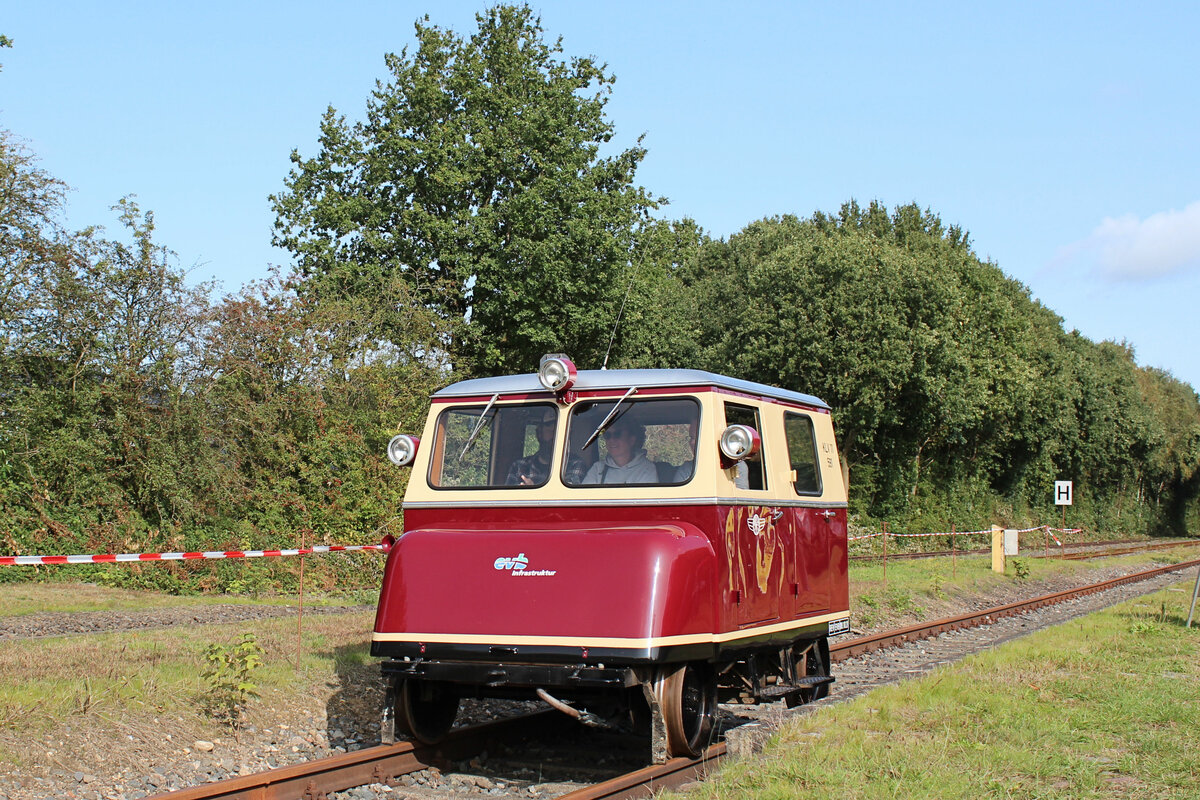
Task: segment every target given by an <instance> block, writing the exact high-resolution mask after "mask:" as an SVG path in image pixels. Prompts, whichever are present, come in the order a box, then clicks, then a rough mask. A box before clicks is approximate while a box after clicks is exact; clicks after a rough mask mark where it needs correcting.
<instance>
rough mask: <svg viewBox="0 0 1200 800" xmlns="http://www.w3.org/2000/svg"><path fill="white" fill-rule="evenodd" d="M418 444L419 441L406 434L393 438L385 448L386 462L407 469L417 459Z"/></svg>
mask: <svg viewBox="0 0 1200 800" xmlns="http://www.w3.org/2000/svg"><path fill="white" fill-rule="evenodd" d="M420 444H421V440H420V439H418V438H417V437H415V436H409V435H408V434H407V433H402V434H400V435H399V436H393V437H392V440H391V441H390V442H388V446H387V457H388V460H389V461H391V462H392V463H393V464H395V465H396V466H397V467H407V466H408V465H409V464H412V462H413V459H414V458H416V457H417V447H418V446H420Z"/></svg>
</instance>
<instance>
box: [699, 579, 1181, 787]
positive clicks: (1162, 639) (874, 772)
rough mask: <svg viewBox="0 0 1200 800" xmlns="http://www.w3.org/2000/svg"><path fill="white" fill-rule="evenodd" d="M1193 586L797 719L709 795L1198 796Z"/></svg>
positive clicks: (723, 776) (735, 766) (716, 782)
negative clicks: (1188, 624) (1189, 623)
mask: <svg viewBox="0 0 1200 800" xmlns="http://www.w3.org/2000/svg"><path fill="white" fill-rule="evenodd" d="M1191 588H1192V583H1191V581H1188V582H1186V583H1182V584H1179V585H1178V586H1177V587H1174V589H1173V590H1167V591H1163V592H1159V593H1157V594H1154V595H1151V596H1149V597H1146V598H1142V599H1139V600H1136V601H1131V602H1128V603H1125V604H1123V605H1120V606H1117V607H1115V608H1113V609H1110V610H1108V611H1105V612H1101V613H1097V614H1092V615H1090V616H1088V617H1086V618H1083V619H1081V620H1077V621H1074V622H1071V623H1068V624H1066V625H1061V626H1058V627H1055V628H1053V629H1050V630H1047V631H1042V632H1040V633H1037V634H1034V635H1033V636H1030V637H1028V638H1026V639H1022V640H1019V641H1016V642H1012V643H1009V644H1007V645H1005V646H1003V647H1001V648H998V649H996V650H992V651H989V652H986V653H983V654H980V655H977V656H974V657H971V658H969V659H966V660H965V661H962V662H960V663H958V664H955V665H951V666H949V667H945V668H942V669H939V670H937V671H935V672H933V673H931V674H930V675H928V676H927V677H924V678H922V679H920V680H914V681H909V682H906V683H904V684H903V685H900V686H895V687H888V688H884V689H881V690H878V691H875V692H872V693H871V694H869V695H866V696H864V697H862V698H859V699H858V700H856V701H853V702H851V703H848V704H846V705H843V706H834V707H830V708H827V709H822V710H821V711H819V712H817V713H815V714H813V715H811V716H808V717H805V718H802V719H800V720H798V721H797V722H795V723H793V724H791V725H789V726H788V727H785V728H784V730H783V731H781V733H780V734H779V735H778V736H777V737H776V738H775V739H773V740H772V743H771V744H770V746H769V748H768V751H767V753H766V754H765V757H763V758H761V759H753V760H749V761H746V762H739V763H736V764H733V765H732V766H730V767H729V768H728V769H725V770H723V771H722V772H721V774H720V775H718V776H717V777H715V778H714V779H713V780H712V781H710V782H709V783H706V784H704V785H703V786H701V787H700V788H698V789H697V790H696V792H695V793H694V795H695V796H699V797H711V798H729V797H756V798H783V797H787V798H807V797H812V798H821V799H822V800H825V798H830V797H837V798H863V799H867V798H871V799H873V798H945V800H957V799H958V798H962V800H968V798H970V800H975V798H981V797H984V798H1035V797H1036V798H1063V799H1064V800H1066V798H1072V799H1073V798H1111V797H1137V798H1194V797H1196V796H1197V786H1200V659H1198V658H1197V656H1198V655H1200V627H1194V628H1192V629H1190V630H1189V629H1186V628H1185V627H1184V625H1183V623H1184V619H1185V618H1186V616H1187V610H1188V603H1189V602H1190V600H1191Z"/></svg>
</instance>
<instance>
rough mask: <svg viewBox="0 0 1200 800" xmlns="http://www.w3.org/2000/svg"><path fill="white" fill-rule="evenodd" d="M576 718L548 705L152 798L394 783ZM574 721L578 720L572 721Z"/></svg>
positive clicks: (307, 797)
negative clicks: (426, 741)
mask: <svg viewBox="0 0 1200 800" xmlns="http://www.w3.org/2000/svg"><path fill="white" fill-rule="evenodd" d="M564 721H565V722H570V720H569V718H568V717H566V716H564V715H562V714H560V713H559V712H557V711H552V710H549V709H547V710H545V711H538V712H535V713H533V714H526V715H523V716H520V717H512V718H510V719H503V720H497V721H494V722H485V723H481V724H479V725H471V726H468V727H463V728H458V729H456V730H454V731H452V732H451V734H450V735H449V736H447V737H446V739H445V740H444V741H442V742H440V743H439V744H437V745H433V746H431V745H422V744H420V743H418V742H396V743H395V744H388V745H379V746H377V747H367V748H363V749H362V750H353V751H351V752H349V753H341V754H339V755H336V756H331V757H329V758H322V759H318V760H316V761H306V762H302V763H300V764H292V765H290V766H286V767H277V768H275V769H271V770H267V771H266V772H258V773H255V774H253V775H245V776H240V777H237V778H228V779H226V780H221V781H213V782H212V783H203V784H200V785H199V786H192V787H188V788H185V789H176V790H175V791H172V792H165V793H162V794H156V795H153V796H152V797H149V798H147V799H146V800H322V798H324V797H325V796H326V795H328V794H329V793H330V792H340V791H344V790H346V789H353V788H354V787H356V786H363V785H365V784H368V783H388V782H389V781H391V780H392V779H394V778H397V777H399V776H401V775H405V774H407V773H409V772H416V771H418V770H422V769H428V768H429V767H434V766H437V767H441V766H444V765H445V763H446V762H447V761H452V760H459V759H463V758H467V757H470V756H473V755H475V754H477V753H479V752H480V751H481V750H483V749H485V748H486V747H487V743H488V742H489V741H495V740H496V739H497V738H498V737H518V736H522V735H527V734H529V733H531V732H533V731H535V730H537V729H538V728H540V727H544V726H547V725H556V724H559V723H561V722H564ZM572 724H574V723H572Z"/></svg>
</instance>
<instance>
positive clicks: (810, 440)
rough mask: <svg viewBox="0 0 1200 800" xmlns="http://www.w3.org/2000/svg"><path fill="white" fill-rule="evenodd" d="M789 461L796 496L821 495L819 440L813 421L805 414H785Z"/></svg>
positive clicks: (784, 423) (784, 427)
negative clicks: (818, 461) (818, 458)
mask: <svg viewBox="0 0 1200 800" xmlns="http://www.w3.org/2000/svg"><path fill="white" fill-rule="evenodd" d="M783 430H784V432H785V434H786V435H787V448H788V460H789V461H791V463H792V486H793V487H794V488H795V489H796V494H820V493H821V472H820V470H818V468H817V439H816V436H814V435H813V424H812V419H811V418H809V417H807V416H805V415H803V414H792V413H790V412H789V413H788V414H785V415H784V417H783Z"/></svg>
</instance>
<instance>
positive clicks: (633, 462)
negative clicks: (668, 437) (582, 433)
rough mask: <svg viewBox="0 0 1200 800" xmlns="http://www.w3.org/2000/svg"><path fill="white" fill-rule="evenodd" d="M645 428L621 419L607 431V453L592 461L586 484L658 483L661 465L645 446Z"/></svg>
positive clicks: (605, 440) (605, 443)
mask: <svg viewBox="0 0 1200 800" xmlns="http://www.w3.org/2000/svg"><path fill="white" fill-rule="evenodd" d="M645 443H646V429H645V428H644V427H642V426H641V425H639V424H637V423H636V422H633V421H632V420H628V419H618V420H617V421H616V422H614V423H612V424H611V425H609V426H608V429H607V430H606V431H604V445H605V448H606V449H607V450H608V454H607V455H606V456H605V457H604V460H603V461H597V462H596V463H595V464H592V467H591V469H589V470H588V471H587V474H586V475H584V476H583V483H585V484H597V483H605V484H609V483H612V484H616V483H658V468H657V467H655V466H654V462H653V461H650V460H649V459H648V458H646V451H645V450H643V449H642V447H643V445H645Z"/></svg>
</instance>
